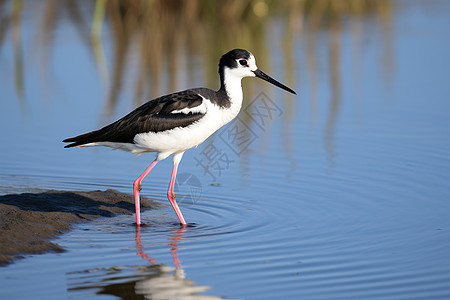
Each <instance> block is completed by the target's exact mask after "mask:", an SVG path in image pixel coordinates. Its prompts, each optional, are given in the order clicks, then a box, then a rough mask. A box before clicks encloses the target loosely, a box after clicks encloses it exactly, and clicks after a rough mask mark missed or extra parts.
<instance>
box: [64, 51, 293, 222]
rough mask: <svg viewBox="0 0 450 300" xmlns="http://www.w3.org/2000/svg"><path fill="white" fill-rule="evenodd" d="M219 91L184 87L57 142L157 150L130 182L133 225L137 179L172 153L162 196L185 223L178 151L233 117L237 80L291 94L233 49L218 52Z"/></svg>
mask: <svg viewBox="0 0 450 300" xmlns="http://www.w3.org/2000/svg"><path fill="white" fill-rule="evenodd" d="M219 75H220V84H221V85H220V89H219V90H218V91H217V92H216V91H213V90H210V89H207V88H196V89H189V90H185V91H182V92H177V93H173V94H169V95H166V96H162V97H159V98H156V99H154V100H150V101H148V102H147V103H145V104H143V105H141V106H140V107H138V108H136V109H135V110H134V111H132V112H131V113H129V114H128V115H126V116H125V117H123V118H122V119H120V120H118V121H116V122H114V123H112V124H110V125H108V126H105V127H103V128H102V129H99V130H96V131H92V132H89V133H85V134H82V135H79V136H76V137H73V138H69V139H65V140H64V141H63V142H67V143H71V144H69V145H66V146H65V148H70V147H88V146H108V147H111V148H114V149H122V150H126V151H130V152H133V153H136V154H142V153H145V152H157V153H158V155H157V157H156V159H155V160H154V161H153V162H152V163H151V164H150V166H149V167H148V168H147V169H146V170H145V171H144V173H142V174H141V176H139V177H138V178H137V179H136V180H135V181H134V184H133V190H134V200H135V205H136V224H137V225H140V224H141V216H140V204H139V192H140V190H141V187H142V186H141V183H142V180H143V179H144V178H145V176H147V174H148V173H149V172H150V171H151V170H152V169H153V167H154V166H155V165H156V164H157V163H158V162H159V161H160V160H163V159H165V158H167V157H169V156H170V155H173V170H172V176H171V178H170V183H169V189H168V191H167V197H168V198H169V201H170V204H172V207H173V209H174V210H175V213H176V214H177V216H178V219H179V220H180V223H181V224H182V225H183V226H185V225H186V221H185V220H184V217H183V215H182V214H181V211H180V209H179V208H178V205H177V202H176V201H175V192H174V187H175V178H176V175H177V169H178V164H179V163H180V161H181V158H182V156H183V153H184V152H185V151H186V150H188V149H190V148H192V147H195V146H197V145H199V144H201V143H202V142H203V141H204V140H206V139H207V138H208V137H209V136H210V135H212V134H213V133H214V132H215V131H217V130H218V129H219V128H220V127H222V126H223V125H225V124H227V123H228V122H230V121H231V120H233V119H234V118H235V117H236V115H237V114H238V113H239V110H240V109H241V105H242V87H241V79H242V78H244V77H254V76H256V77H259V78H261V79H264V80H266V81H268V82H270V83H272V84H274V85H276V86H278V87H280V88H282V89H284V90H286V91H288V92H290V93H292V94H296V93H295V92H294V91H293V90H291V89H290V88H288V87H287V86H285V85H283V84H281V83H279V82H278V81H276V80H274V79H273V78H271V77H270V76H268V75H266V74H265V73H264V72H262V71H261V70H259V69H258V67H257V66H256V61H255V57H254V56H253V54H251V53H250V52H248V51H247V50H243V49H235V50H231V51H230V52H228V53H226V54H224V55H223V56H222V57H221V58H220V62H219Z"/></svg>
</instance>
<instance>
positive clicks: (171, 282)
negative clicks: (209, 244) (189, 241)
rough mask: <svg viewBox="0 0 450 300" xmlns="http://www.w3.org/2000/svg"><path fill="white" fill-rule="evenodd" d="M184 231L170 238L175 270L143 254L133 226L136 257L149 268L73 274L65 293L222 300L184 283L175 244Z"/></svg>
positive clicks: (205, 289) (107, 268)
mask: <svg viewBox="0 0 450 300" xmlns="http://www.w3.org/2000/svg"><path fill="white" fill-rule="evenodd" d="M143 228H145V227H143ZM143 228H142V229H143ZM185 231H186V227H181V228H179V229H178V230H177V231H175V232H174V233H172V234H171V235H170V236H169V239H170V242H169V243H168V246H169V247H170V251H171V252H172V257H173V263H174V265H175V268H174V267H172V266H167V265H165V264H162V263H157V260H156V259H155V258H154V257H151V256H149V255H148V254H147V253H146V251H145V249H144V246H143V245H142V242H141V227H140V226H136V239H135V240H136V246H135V247H136V250H137V252H136V254H137V255H139V256H140V257H141V258H142V259H144V260H146V261H148V262H149V263H150V264H145V265H139V266H115V267H106V268H99V269H93V270H86V271H79V272H73V273H70V274H69V275H70V277H71V278H69V289H68V291H72V292H75V291H78V292H80V291H83V290H89V291H90V290H96V294H98V295H114V296H116V297H119V298H120V299H155V300H158V299H193V300H197V299H198V300H218V299H223V298H221V297H216V296H208V295H199V293H202V292H204V291H207V290H209V289H211V287H209V286H196V285H195V282H193V281H191V280H188V279H186V274H185V272H184V270H183V268H182V265H181V263H180V260H179V258H178V242H179V241H180V240H181V239H182V238H183V234H184V233H185Z"/></svg>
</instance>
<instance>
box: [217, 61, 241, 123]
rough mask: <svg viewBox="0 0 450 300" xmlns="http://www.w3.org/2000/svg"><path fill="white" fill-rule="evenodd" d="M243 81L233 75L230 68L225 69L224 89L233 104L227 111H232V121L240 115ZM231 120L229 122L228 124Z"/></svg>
mask: <svg viewBox="0 0 450 300" xmlns="http://www.w3.org/2000/svg"><path fill="white" fill-rule="evenodd" d="M241 81H242V77H241V76H236V74H233V72H231V70H230V69H229V68H225V69H224V72H223V82H222V85H223V86H222V88H223V89H224V90H225V92H226V94H227V96H228V98H229V100H230V102H231V106H230V107H229V108H227V110H229V111H230V117H231V119H233V118H234V117H235V116H236V115H237V114H238V113H239V110H240V109H241V106H242V99H243V94H242V85H241ZM231 119H230V120H231ZM230 120H228V122H229V121H230Z"/></svg>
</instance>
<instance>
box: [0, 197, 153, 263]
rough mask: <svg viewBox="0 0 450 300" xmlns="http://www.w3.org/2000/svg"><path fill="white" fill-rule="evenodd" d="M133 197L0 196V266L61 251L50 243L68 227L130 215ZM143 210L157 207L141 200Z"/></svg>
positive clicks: (146, 199) (56, 245)
mask: <svg viewBox="0 0 450 300" xmlns="http://www.w3.org/2000/svg"><path fill="white" fill-rule="evenodd" d="M133 201H134V200H133V196H132V195H129V194H125V193H121V192H119V191H116V190H111V189H109V190H106V191H89V192H74V191H55V190H49V191H44V192H39V193H23V194H8V195H3V196H0V266H4V265H7V264H8V263H11V262H13V261H14V260H15V259H19V258H22V257H23V256H24V255H27V254H39V253H46V252H49V251H56V252H62V251H65V249H63V248H62V247H61V246H59V245H58V244H57V243H55V242H53V241H52V239H53V238H55V237H57V236H59V235H61V234H63V233H64V232H65V231H67V230H69V229H70V227H71V224H73V223H77V222H88V221H90V220H92V219H95V218H98V217H113V216H115V215H118V214H130V215H131V214H133V213H134V202H133ZM141 207H142V208H143V209H149V208H156V207H158V203H156V202H155V201H152V200H150V199H148V198H144V197H142V198H141Z"/></svg>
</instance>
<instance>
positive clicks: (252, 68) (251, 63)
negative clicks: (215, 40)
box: [219, 49, 295, 94]
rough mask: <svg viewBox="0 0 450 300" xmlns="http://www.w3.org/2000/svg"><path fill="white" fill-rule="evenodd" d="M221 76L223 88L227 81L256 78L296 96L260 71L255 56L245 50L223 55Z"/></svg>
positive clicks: (236, 50)
mask: <svg viewBox="0 0 450 300" xmlns="http://www.w3.org/2000/svg"><path fill="white" fill-rule="evenodd" d="M225 72H226V73H227V75H226V76H227V78H228V79H226V78H225ZM219 74H220V80H221V84H222V87H221V88H223V87H224V86H225V85H227V84H226V81H227V80H236V79H237V80H241V79H242V78H244V77H254V76H256V77H258V78H261V79H263V80H265V81H267V82H270V83H272V84H274V85H276V86H277V87H279V88H282V89H284V90H286V91H288V92H290V93H292V94H295V92H294V91H293V90H292V89H290V88H288V87H287V86H285V85H284V84H282V83H280V82H278V81H276V80H275V79H273V78H271V77H270V76H268V75H267V74H265V73H264V72H262V71H261V70H260V69H258V67H257V66H256V60H255V57H254V56H253V54H251V53H250V52H248V51H247V50H244V49H234V50H231V51H229V52H227V53H225V54H224V55H222V57H221V58H220V61H219Z"/></svg>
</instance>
